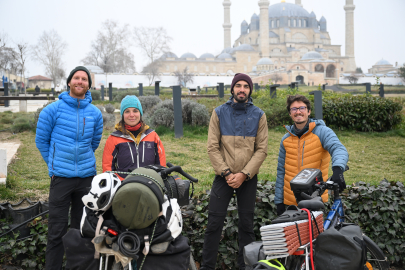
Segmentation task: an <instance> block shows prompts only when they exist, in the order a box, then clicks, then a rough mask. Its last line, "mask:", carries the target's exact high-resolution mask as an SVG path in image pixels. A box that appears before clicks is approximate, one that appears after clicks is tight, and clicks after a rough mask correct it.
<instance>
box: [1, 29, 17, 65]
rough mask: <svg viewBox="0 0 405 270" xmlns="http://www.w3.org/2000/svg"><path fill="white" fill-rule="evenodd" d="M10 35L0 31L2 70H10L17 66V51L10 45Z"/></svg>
mask: <svg viewBox="0 0 405 270" xmlns="http://www.w3.org/2000/svg"><path fill="white" fill-rule="evenodd" d="M8 45H9V40H8V35H7V33H5V32H0V70H4V71H10V69H11V67H13V68H14V66H16V63H15V62H16V60H15V53H16V52H15V51H14V49H13V48H10V47H8Z"/></svg>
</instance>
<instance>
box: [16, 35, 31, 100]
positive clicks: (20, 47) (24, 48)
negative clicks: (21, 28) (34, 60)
mask: <svg viewBox="0 0 405 270" xmlns="http://www.w3.org/2000/svg"><path fill="white" fill-rule="evenodd" d="M29 50H30V47H29V45H28V42H25V41H23V40H21V41H19V42H17V43H16V50H15V54H14V59H15V60H16V61H17V63H18V65H19V71H20V74H21V80H20V81H21V87H22V82H23V78H25V76H24V72H25V62H26V61H27V57H28V52H29ZM24 88H25V94H27V88H26V87H24Z"/></svg>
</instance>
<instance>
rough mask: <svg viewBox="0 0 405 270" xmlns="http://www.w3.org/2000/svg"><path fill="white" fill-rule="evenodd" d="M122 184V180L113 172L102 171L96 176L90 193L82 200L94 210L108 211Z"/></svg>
mask: <svg viewBox="0 0 405 270" xmlns="http://www.w3.org/2000/svg"><path fill="white" fill-rule="evenodd" d="M120 185H121V180H120V179H119V178H118V177H117V176H116V175H115V174H113V173H102V174H98V175H96V176H94V178H93V181H92V182H91V188H90V191H89V194H87V195H84V196H83V198H82V201H83V203H84V205H85V206H87V207H88V208H90V209H91V210H93V211H106V210H108V208H110V206H111V202H112V199H113V198H114V195H115V192H116V191H117V189H118V187H119V186H120Z"/></svg>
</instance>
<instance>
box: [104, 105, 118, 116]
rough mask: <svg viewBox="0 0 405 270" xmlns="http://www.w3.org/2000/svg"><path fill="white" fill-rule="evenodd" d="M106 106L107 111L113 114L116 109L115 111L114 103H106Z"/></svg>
mask: <svg viewBox="0 0 405 270" xmlns="http://www.w3.org/2000/svg"><path fill="white" fill-rule="evenodd" d="M104 108H105V111H106V112H107V113H110V114H113V113H114V111H115V107H114V105H112V104H110V103H108V104H106V105H105V106H104Z"/></svg>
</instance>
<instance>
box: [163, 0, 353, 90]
mask: <svg viewBox="0 0 405 270" xmlns="http://www.w3.org/2000/svg"><path fill="white" fill-rule="evenodd" d="M258 4H259V7H260V14H259V15H257V14H253V15H252V16H251V19H250V23H248V22H246V21H243V22H242V23H241V26H240V27H241V32H240V36H239V37H238V38H237V39H236V40H235V41H234V42H233V47H228V46H229V44H230V42H231V36H230V29H231V27H232V24H231V23H230V14H231V8H230V7H231V1H230V0H224V2H223V6H224V24H223V28H224V46H225V48H224V49H223V51H222V52H221V53H220V54H219V55H213V54H210V53H204V54H203V55H201V56H200V57H197V56H196V55H194V54H192V53H185V54H183V55H181V56H180V57H178V56H177V55H175V54H174V53H171V52H168V53H165V54H164V55H162V56H161V57H160V59H159V60H157V61H159V62H160V68H159V73H161V74H165V75H171V74H174V72H176V71H183V70H184V69H185V68H187V69H188V72H191V73H193V74H194V75H196V76H215V75H217V76H226V75H228V76H232V75H233V74H235V73H238V72H243V73H248V74H250V75H251V76H252V77H254V81H255V82H265V83H267V81H268V79H270V78H272V77H275V76H276V77H277V78H280V77H281V80H278V81H279V82H278V83H290V82H294V81H299V82H301V83H305V84H316V85H318V84H323V83H328V84H335V83H338V80H339V76H340V73H342V72H345V73H351V72H354V71H355V69H356V64H355V57H354V30H353V29H354V25H353V24H354V19H353V17H354V9H355V6H354V4H353V0H346V5H345V6H344V7H343V9H344V10H345V12H346V44H345V45H346V47H345V48H346V54H347V55H345V56H343V55H342V54H341V45H334V44H332V41H331V37H330V35H329V32H328V31H327V20H326V18H325V17H323V16H322V17H321V18H320V19H319V20H318V19H317V16H316V14H315V13H314V12H311V13H309V12H308V11H307V10H305V8H304V7H303V6H302V4H301V0H295V4H293V3H286V2H285V0H282V1H281V2H279V3H275V4H272V5H270V3H269V1H268V0H259V2H258Z"/></svg>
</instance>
